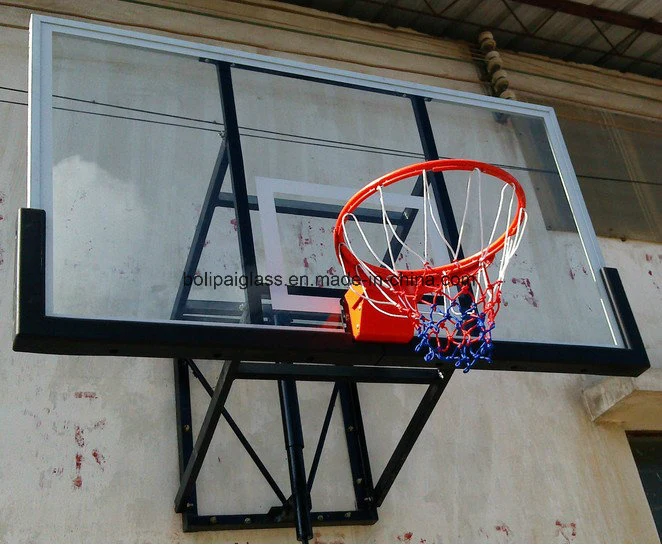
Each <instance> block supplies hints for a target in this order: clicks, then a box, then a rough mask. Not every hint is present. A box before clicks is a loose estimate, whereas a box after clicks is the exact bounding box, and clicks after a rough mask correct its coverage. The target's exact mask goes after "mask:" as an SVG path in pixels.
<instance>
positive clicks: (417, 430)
mask: <svg viewBox="0 0 662 558" xmlns="http://www.w3.org/2000/svg"><path fill="white" fill-rule="evenodd" d="M440 374H441V373H440ZM452 375H453V371H452V370H451V371H449V372H444V374H443V376H442V377H441V378H440V380H439V381H438V382H435V383H433V384H430V387H429V388H428V389H427V391H426V392H425V395H423V399H421V402H420V403H419V404H418V407H417V409H416V412H415V413H414V416H413V417H412V418H411V420H410V421H409V424H408V425H407V428H406V429H405V432H404V434H403V435H402V438H401V439H400V442H398V445H397V447H396V448H395V451H394V452H393V455H392V456H391V459H389V461H388V463H387V464H386V467H385V468H384V472H383V473H382V476H381V477H380V478H379V481H378V482H377V486H375V492H374V494H375V496H374V498H375V505H376V506H377V507H379V506H381V505H382V502H384V498H386V495H387V494H388V491H389V490H390V489H391V486H393V482H394V481H395V478H396V477H397V476H398V473H399V472H400V469H402V466H403V465H404V463H405V461H406V460H407V457H409V453H410V452H411V450H412V448H413V447H414V444H415V443H416V440H418V437H419V435H420V434H421V432H422V431H423V427H424V426H425V425H426V423H427V421H428V419H429V418H430V415H431V414H432V411H434V408H435V406H436V405H437V402H438V401H439V398H440V397H441V394H442V393H444V390H445V389H446V386H447V385H448V382H449V381H450V379H451V377H452Z"/></svg>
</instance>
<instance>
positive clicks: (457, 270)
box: [334, 160, 527, 372]
mask: <svg viewBox="0 0 662 558" xmlns="http://www.w3.org/2000/svg"><path fill="white" fill-rule="evenodd" d="M457 170H460V171H464V172H466V173H467V174H468V179H467V186H466V196H465V202H464V211H463V214H462V221H461V223H460V224H459V231H458V233H457V241H456V242H454V243H452V244H451V242H450V241H449V239H448V238H447V236H448V235H447V234H444V232H443V228H442V226H441V224H440V222H439V219H438V218H437V217H435V212H434V211H433V208H432V203H433V200H434V195H433V193H432V188H431V185H430V180H429V176H428V173H430V172H442V171H444V172H445V171H457ZM484 173H485V174H488V175H491V176H493V177H496V178H498V179H500V180H501V181H503V183H502V186H501V192H500V195H499V202H498V206H497V209H496V212H495V214H494V215H492V216H491V222H484V221H485V218H484V215H483V213H485V211H484V208H483V200H482V184H481V182H482V181H481V177H482V175H483V174H484ZM417 174H420V175H422V185H423V188H422V189H423V192H422V194H423V246H422V250H421V249H420V248H419V249H418V250H415V249H414V248H412V247H411V246H410V245H408V244H407V242H406V241H405V239H403V238H401V236H400V235H399V234H398V230H397V227H396V226H395V225H394V224H393V222H392V221H391V218H390V217H389V214H388V212H387V210H386V204H385V201H384V193H383V190H384V189H385V188H386V187H387V186H389V185H390V184H393V183H395V182H398V181H400V180H403V179H404V178H409V177H412V176H416V175H417ZM474 191H475V192H474ZM474 194H475V195H476V196H477V204H478V210H477V212H475V213H477V214H475V213H474V214H473V215H472V214H471V213H472V212H470V211H469V200H470V197H471V196H472V195H474ZM372 195H375V196H377V197H378V200H379V205H380V207H381V213H382V219H381V225H382V227H383V231H384V236H385V239H386V245H387V246H388V258H386V256H384V257H383V258H382V257H380V256H378V255H377V253H376V251H375V250H374V249H373V247H372V246H371V244H370V242H369V240H368V236H367V234H366V232H365V230H364V227H363V225H362V224H361V222H360V221H359V219H358V218H357V217H356V215H355V214H354V213H353V212H354V211H355V210H356V208H357V207H358V206H359V205H360V204H361V203H362V202H363V201H365V199H367V198H368V197H370V196H372ZM525 204H526V201H525V197H524V192H523V189H522V187H521V185H520V184H519V183H518V182H517V180H516V179H515V178H513V177H512V176H511V175H510V174H508V173H506V172H505V171H503V170H502V169H499V168H498V167H493V166H491V165H487V164H485V163H480V162H477V161H465V160H446V161H429V162H426V163H419V164H416V165H411V166H410V167H405V168H404V169H400V170H399V171H395V172H394V173H391V174H390V175H386V176H385V177H382V178H380V179H378V180H376V181H374V182H372V183H371V184H369V185H368V186H366V187H365V188H364V189H362V190H361V191H360V192H358V193H357V194H356V195H355V196H354V197H353V198H352V199H351V200H350V201H349V202H348V204H347V205H346V206H345V208H344V209H343V211H342V212H341V214H340V216H339V218H338V222H337V223H336V229H335V230H334V238H335V241H336V254H337V256H338V260H339V261H340V264H341V265H342V268H343V270H344V272H345V274H346V275H349V276H352V277H358V278H360V281H359V282H358V284H354V285H352V286H350V291H351V292H352V293H353V294H354V295H355V298H356V297H359V298H360V299H361V300H362V301H365V302H367V303H368V304H369V305H370V306H371V307H372V308H373V309H374V310H375V311H377V312H378V313H379V314H381V315H383V316H384V319H383V320H382V322H381V323H382V324H389V323H393V322H392V321H391V319H397V320H408V321H409V322H411V324H412V326H413V328H412V329H413V331H414V335H415V336H416V337H417V338H418V343H417V345H416V351H418V352H422V353H423V355H424V359H425V361H427V362H430V361H433V360H434V359H438V360H441V361H444V362H449V363H453V364H454V366H455V367H456V368H462V369H464V371H465V372H468V371H469V370H470V369H471V368H472V367H473V366H474V365H475V364H476V363H477V362H478V361H479V360H484V361H487V362H491V358H492V351H493V342H492V332H493V330H494V327H495V319H496V315H497V313H498V312H499V309H500V308H501V303H502V298H501V287H502V285H503V282H504V278H505V275H506V270H507V268H508V265H509V263H510V261H511V260H512V258H513V255H514V254H515V251H516V250H517V248H518V246H519V245H520V242H521V240H522V236H523V234H524V230H525V227H526V222H527V213H526V209H525ZM486 205H487V204H486ZM504 216H505V220H504V219H503V217H504ZM468 217H472V218H474V219H477V220H478V231H479V235H480V246H481V249H480V251H478V252H476V253H475V254H473V255H472V256H470V257H466V258H463V257H462V239H463V236H464V235H465V234H466V227H465V224H466V222H467V219H468ZM504 221H505V223H506V230H505V232H504V231H502V232H501V233H499V231H498V230H497V227H498V226H499V223H502V226H503V222H504ZM348 224H351V225H352V226H351V229H353V230H352V234H350V231H349V228H350V227H348ZM474 234H475V233H474ZM403 236H404V235H403ZM359 242H361V243H363V244H364V245H365V246H366V247H367V249H368V252H369V253H370V255H371V256H372V258H374V263H372V262H369V261H365V260H364V259H361V258H360V257H359V256H358V254H357V252H356V250H355V246H358V243H359ZM439 242H440V243H442V244H443V246H444V248H445V249H446V250H447V251H448V254H449V258H450V263H448V264H446V265H443V266H440V267H434V266H433V264H432V262H431V254H430V247H431V246H432V245H433V243H439ZM398 248H399V250H398ZM405 252H406V253H407V254H408V255H409V256H408V257H409V259H414V260H417V261H419V262H420V269H416V270H410V269H399V268H398V267H397V266H396V260H397V259H398V257H397V256H396V254H398V253H400V254H403V253H405ZM385 259H388V260H390V262H387V261H384V260H385ZM400 259H402V258H400ZM348 294H349V293H348Z"/></svg>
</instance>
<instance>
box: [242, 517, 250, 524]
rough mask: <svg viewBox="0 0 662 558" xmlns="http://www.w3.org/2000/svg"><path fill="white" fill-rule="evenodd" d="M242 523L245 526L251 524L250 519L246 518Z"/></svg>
mask: <svg viewBox="0 0 662 558" xmlns="http://www.w3.org/2000/svg"><path fill="white" fill-rule="evenodd" d="M244 523H245V524H246V525H248V524H249V523H251V518H250V517H247V518H246V519H244Z"/></svg>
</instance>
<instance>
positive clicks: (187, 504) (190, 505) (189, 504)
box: [186, 502, 193, 510]
mask: <svg viewBox="0 0 662 558" xmlns="http://www.w3.org/2000/svg"><path fill="white" fill-rule="evenodd" d="M192 507H193V504H192V503H191V502H187V503H186V509H189V510H190V509H191V508H192Z"/></svg>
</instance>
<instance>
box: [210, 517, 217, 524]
mask: <svg viewBox="0 0 662 558" xmlns="http://www.w3.org/2000/svg"><path fill="white" fill-rule="evenodd" d="M216 521H217V519H216V516H212V517H210V518H209V523H211V524H214V523H216Z"/></svg>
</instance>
